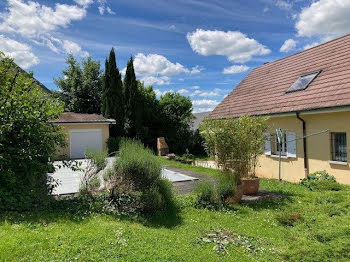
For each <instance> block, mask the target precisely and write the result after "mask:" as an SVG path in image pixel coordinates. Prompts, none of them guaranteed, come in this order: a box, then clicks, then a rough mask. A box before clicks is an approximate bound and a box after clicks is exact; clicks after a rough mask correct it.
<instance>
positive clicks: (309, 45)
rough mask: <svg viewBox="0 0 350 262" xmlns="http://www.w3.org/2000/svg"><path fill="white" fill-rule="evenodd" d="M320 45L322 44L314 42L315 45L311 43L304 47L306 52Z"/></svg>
mask: <svg viewBox="0 0 350 262" xmlns="http://www.w3.org/2000/svg"><path fill="white" fill-rule="evenodd" d="M319 44H321V43H319V42H313V43H311V44H308V45H305V46H304V50H306V49H310V48H312V47H314V46H317V45H319Z"/></svg>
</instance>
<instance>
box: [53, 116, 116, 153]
mask: <svg viewBox="0 0 350 262" xmlns="http://www.w3.org/2000/svg"><path fill="white" fill-rule="evenodd" d="M52 122H53V123H54V124H57V125H60V126H62V127H63V129H64V131H65V132H66V133H67V146H66V147H65V148H61V149H59V152H58V155H59V156H65V157H66V158H70V159H81V158H85V151H86V149H89V150H92V151H102V150H107V144H106V142H107V140H108V138H109V125H111V124H115V123H116V121H115V120H113V119H106V118H104V117H103V116H102V115H97V114H79V113H72V112H65V113H62V114H61V116H60V117H59V118H58V119H56V120H54V121H52Z"/></svg>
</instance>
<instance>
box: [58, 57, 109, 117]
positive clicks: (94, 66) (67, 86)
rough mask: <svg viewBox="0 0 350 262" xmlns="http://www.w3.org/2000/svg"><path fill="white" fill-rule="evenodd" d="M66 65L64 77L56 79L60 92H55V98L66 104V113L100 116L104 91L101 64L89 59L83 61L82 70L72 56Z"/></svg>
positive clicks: (68, 58)
mask: <svg viewBox="0 0 350 262" xmlns="http://www.w3.org/2000/svg"><path fill="white" fill-rule="evenodd" d="M66 64H67V67H66V68H65V69H64V70H63V71H62V73H63V77H60V78H58V79H55V84H56V85H57V86H58V87H59V89H60V91H55V92H54V96H55V97H57V98H59V99H60V100H61V101H63V102H64V104H65V110H66V111H71V112H76V113H88V114H92V113H97V114H99V113H100V112H101V90H102V89H101V88H102V81H101V70H100V62H98V61H94V60H92V58H91V57H88V58H87V59H85V60H83V61H82V68H81V65H80V64H79V62H78V61H77V60H76V59H75V58H74V57H73V55H71V54H70V55H68V57H67V59H66Z"/></svg>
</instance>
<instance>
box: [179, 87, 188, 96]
mask: <svg viewBox="0 0 350 262" xmlns="http://www.w3.org/2000/svg"><path fill="white" fill-rule="evenodd" d="M176 92H177V93H179V94H181V95H186V94H188V93H189V91H188V90H187V89H184V88H182V89H180V90H177V91H176Z"/></svg>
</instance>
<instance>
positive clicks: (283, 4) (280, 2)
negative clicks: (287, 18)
mask: <svg viewBox="0 0 350 262" xmlns="http://www.w3.org/2000/svg"><path fill="white" fill-rule="evenodd" d="M276 6H277V7H278V8H280V9H283V10H290V9H291V8H292V6H293V5H292V4H291V3H289V2H287V1H284V0H277V1H276Z"/></svg>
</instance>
